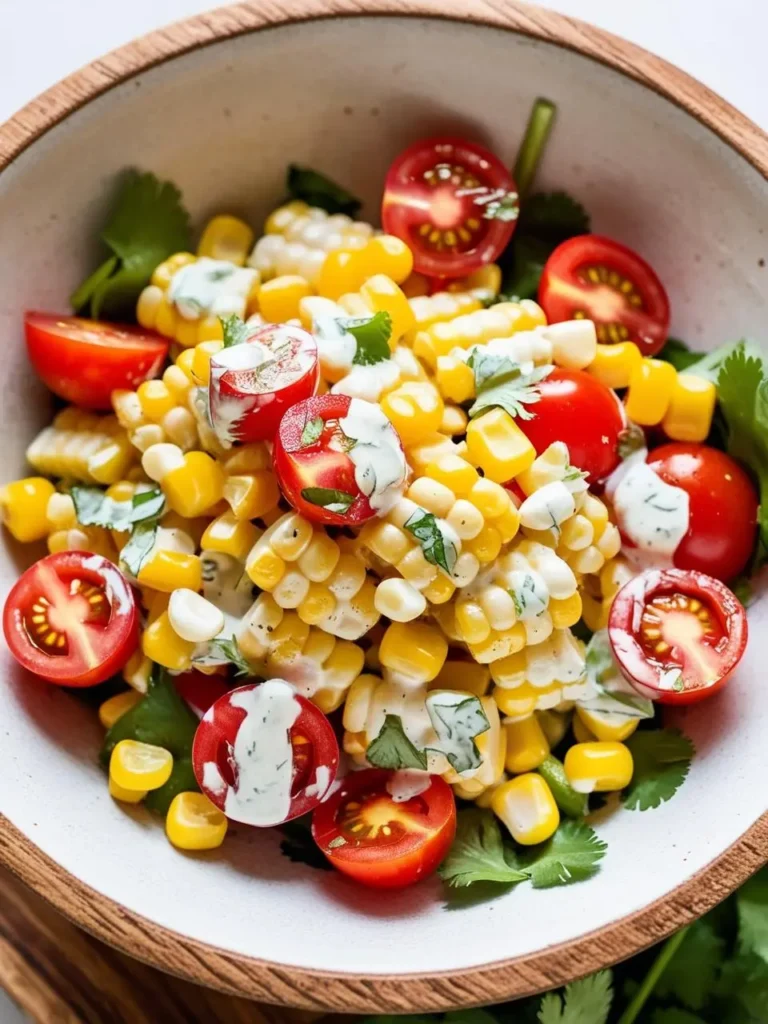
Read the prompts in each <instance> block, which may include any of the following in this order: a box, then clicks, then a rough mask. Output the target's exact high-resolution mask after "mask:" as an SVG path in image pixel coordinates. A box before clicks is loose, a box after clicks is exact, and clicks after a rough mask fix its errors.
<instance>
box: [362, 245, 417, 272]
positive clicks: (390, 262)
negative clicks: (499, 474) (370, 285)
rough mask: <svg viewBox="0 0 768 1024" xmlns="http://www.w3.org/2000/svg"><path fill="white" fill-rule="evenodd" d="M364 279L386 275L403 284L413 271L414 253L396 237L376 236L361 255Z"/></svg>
mask: <svg viewBox="0 0 768 1024" xmlns="http://www.w3.org/2000/svg"><path fill="white" fill-rule="evenodd" d="M360 267H361V270H362V273H363V274H364V279H366V280H367V279H368V278H369V277H373V276H374V274H385V275H386V276H387V277H389V278H391V279H392V280H393V281H395V282H396V283H397V284H402V283H403V282H404V281H405V280H406V278H407V277H408V276H409V275H410V273H411V271H412V270H413V253H412V252H411V250H410V249H409V248H408V246H407V245H406V244H405V242H402V241H401V240H400V239H399V238H397V236H396V235H375V236H374V237H373V238H371V239H370V241H368V242H367V243H366V245H365V248H364V249H363V250H362V252H361V253H360Z"/></svg>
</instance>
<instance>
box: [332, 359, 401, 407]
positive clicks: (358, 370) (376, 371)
mask: <svg viewBox="0 0 768 1024" xmlns="http://www.w3.org/2000/svg"><path fill="white" fill-rule="evenodd" d="M400 377H401V372H400V367H399V366H398V365H397V363H396V362H395V361H394V360H393V359H383V360H382V361H381V362H380V363H374V364H373V365H371V366H353V367H352V369H351V370H350V371H349V373H348V374H346V376H344V377H342V379H341V380H340V381H339V382H338V383H337V384H334V385H333V387H332V388H331V393H332V394H334V395H349V396H350V398H362V399H363V400H364V401H366V402H378V400H379V398H381V395H382V393H383V392H384V391H386V390H387V389H389V388H393V387H394V386H395V384H397V382H398V381H399V380H400Z"/></svg>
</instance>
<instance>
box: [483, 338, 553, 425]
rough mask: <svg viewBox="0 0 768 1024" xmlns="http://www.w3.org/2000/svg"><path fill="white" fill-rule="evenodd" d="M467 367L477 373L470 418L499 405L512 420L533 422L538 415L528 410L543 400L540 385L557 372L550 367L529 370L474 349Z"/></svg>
mask: <svg viewBox="0 0 768 1024" xmlns="http://www.w3.org/2000/svg"><path fill="white" fill-rule="evenodd" d="M467 366H469V367H470V369H471V370H472V371H473V372H474V375H475V394H476V396H477V397H476V399H475V402H474V405H473V406H472V407H471V409H470V410H469V415H470V418H474V417H475V416H478V415H479V414H480V413H481V412H485V410H486V409H491V408H493V406H499V407H500V408H501V409H504V411H505V412H508V413H509V415H510V416H512V417H519V418H520V419H521V420H530V419H533V416H534V415H535V414H534V413H532V412H531V411H530V409H528V408H527V407H528V406H529V405H535V404H536V402H538V401H539V399H540V398H541V392H540V391H539V389H538V388H537V387H536V385H537V384H538V383H539V382H540V381H542V380H544V378H545V377H548V376H549V374H550V373H551V372H552V370H553V367H552V366H549V365H547V366H537V367H535V368H533V369H531V370H527V371H526V370H524V369H523V367H522V366H521V365H520V364H519V363H515V362H513V361H512V360H511V359H510V358H509V357H508V356H498V355H492V354H490V353H487V352H483V350H482V348H476V349H473V351H472V352H471V354H470V356H469V359H468V360H467Z"/></svg>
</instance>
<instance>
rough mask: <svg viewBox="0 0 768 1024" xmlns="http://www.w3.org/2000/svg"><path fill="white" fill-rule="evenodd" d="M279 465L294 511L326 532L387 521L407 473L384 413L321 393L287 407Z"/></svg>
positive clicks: (277, 440)
mask: <svg viewBox="0 0 768 1024" xmlns="http://www.w3.org/2000/svg"><path fill="white" fill-rule="evenodd" d="M361 414H362V415H363V416H364V423H363V426H364V428H365V431H366V437H365V439H363V438H362V436H361V435H360V431H359V426H360V416H361ZM350 424H351V425H350ZM345 427H346V429H347V430H348V431H350V433H351V431H352V430H353V429H354V430H355V431H356V432H357V433H358V438H359V439H358V438H355V437H352V436H350V435H349V434H347V433H345V429H344V428H345ZM273 459H274V466H275V473H276V474H277V480H278V483H279V484H280V489H281V490H282V492H283V494H284V496H285V497H286V498H287V500H288V501H289V502H290V503H291V505H293V507H294V508H295V509H296V511H297V512H300V513H301V514H302V515H303V516H304V517H305V518H307V519H309V520H310V521H311V522H314V523H324V524H326V525H328V526H359V525H360V524H361V523H364V522H365V521H366V520H368V519H371V518H372V517H373V516H375V515H377V514H382V515H383V514H384V512H385V511H387V510H388V508H389V507H391V505H392V504H393V503H394V501H395V500H396V499H397V497H399V495H400V494H401V493H402V492H403V490H404V488H405V482H406V477H407V472H408V467H407V464H406V461H405V454H404V453H403V446H402V443H401V441H400V438H399V436H398V434H397V431H396V430H395V428H394V427H393V426H392V424H391V423H390V422H389V420H388V419H387V417H386V416H385V415H384V413H383V412H382V411H381V408H380V407H379V406H378V405H376V404H374V403H372V402H365V401H363V400H362V399H359V398H355V399H353V398H350V397H349V395H332V394H328V395H316V396H315V397H314V398H310V399H308V400H307V401H305V402H299V404H298V405H294V406H293V408H292V409H289V410H288V412H287V413H286V414H285V416H284V417H283V419H282V422H281V423H280V430H279V431H278V434H277V437H276V438H275V448H274V452H273ZM361 483H362V484H363V486H364V487H365V492H364V490H363V489H362V488H361V486H360V484H361Z"/></svg>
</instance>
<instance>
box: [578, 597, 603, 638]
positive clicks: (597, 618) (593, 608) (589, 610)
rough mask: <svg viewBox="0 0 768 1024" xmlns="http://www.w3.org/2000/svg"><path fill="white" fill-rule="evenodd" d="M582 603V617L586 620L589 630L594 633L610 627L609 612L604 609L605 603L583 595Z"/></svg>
mask: <svg viewBox="0 0 768 1024" xmlns="http://www.w3.org/2000/svg"><path fill="white" fill-rule="evenodd" d="M581 603H582V608H581V617H582V618H583V619H584V624H585V625H586V627H587V629H591V630H592V632H593V633H597V631H598V630H600V629H605V628H606V626H607V625H608V612H607V611H606V610H605V609H604V607H603V604H604V602H603V601H599V600H597V599H595V598H594V597H592V596H591V595H590V594H582V596H581Z"/></svg>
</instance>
